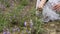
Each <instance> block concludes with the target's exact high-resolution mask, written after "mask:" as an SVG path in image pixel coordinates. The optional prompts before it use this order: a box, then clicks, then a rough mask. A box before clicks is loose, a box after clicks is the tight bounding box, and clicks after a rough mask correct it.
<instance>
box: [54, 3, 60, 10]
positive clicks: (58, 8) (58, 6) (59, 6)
mask: <svg viewBox="0 0 60 34" xmlns="http://www.w3.org/2000/svg"><path fill="white" fill-rule="evenodd" d="M53 10H56V11H60V3H58V4H56V5H55V6H53Z"/></svg>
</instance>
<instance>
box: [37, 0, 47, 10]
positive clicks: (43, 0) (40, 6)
mask: <svg viewBox="0 0 60 34" xmlns="http://www.w3.org/2000/svg"><path fill="white" fill-rule="evenodd" d="M45 2H46V0H41V1H40V3H39V6H38V9H37V10H39V11H41V10H42V9H43V7H44V4H45Z"/></svg>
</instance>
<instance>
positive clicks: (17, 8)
mask: <svg viewBox="0 0 60 34" xmlns="http://www.w3.org/2000/svg"><path fill="white" fill-rule="evenodd" d="M35 6H36V0H0V34H42V33H41V32H43V29H42V27H41V25H42V21H41V19H39V16H36V8H35Z"/></svg>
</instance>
